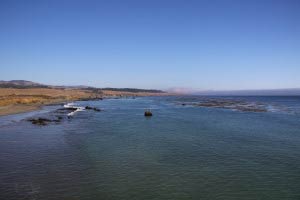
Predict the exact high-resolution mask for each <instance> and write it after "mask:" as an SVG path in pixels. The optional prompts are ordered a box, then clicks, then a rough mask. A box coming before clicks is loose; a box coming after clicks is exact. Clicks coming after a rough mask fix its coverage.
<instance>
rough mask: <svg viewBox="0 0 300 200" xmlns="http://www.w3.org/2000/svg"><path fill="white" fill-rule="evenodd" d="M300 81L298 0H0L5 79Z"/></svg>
mask: <svg viewBox="0 0 300 200" xmlns="http://www.w3.org/2000/svg"><path fill="white" fill-rule="evenodd" d="M1 79H2V80H11V79H25V80H31V81H37V82H41V83H47V84H56V85H81V84H83V85H91V86H98V87H137V88H158V89H166V88H171V87H185V88H198V89H204V90H206V89H216V90H223V89H271V88H297V87H300V1H299V0H281V1H279V0H273V1H271V0H257V1H255V0H248V1H246V0H245V1H243V0H236V1H232V0H219V1H214V0H207V1H201V0H197V1H196V0H195V1H192V0H181V1H175V0H136V1H131V0H119V1H116V0H107V1H101V0H98V1H89V0H82V1H76V0H49V1H45V0H36V1H31V0H26V1H24V0H19V1H18V0H7V1H5V0H0V80H1Z"/></svg>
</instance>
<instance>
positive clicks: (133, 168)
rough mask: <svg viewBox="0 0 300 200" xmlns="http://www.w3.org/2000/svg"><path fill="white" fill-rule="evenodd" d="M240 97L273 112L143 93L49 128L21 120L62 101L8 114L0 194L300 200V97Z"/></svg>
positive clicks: (2, 132) (0, 123)
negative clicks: (148, 111) (201, 104)
mask: <svg viewBox="0 0 300 200" xmlns="http://www.w3.org/2000/svg"><path fill="white" fill-rule="evenodd" d="M220 98H224V97H220ZM226 98H227V97H226ZM236 98H237V97H236ZM240 98H242V99H244V100H247V101H249V102H257V101H259V102H262V103H264V104H265V105H266V106H268V108H270V110H269V112H265V113H254V112H240V111H234V110H230V109H220V108H205V107H193V106H182V105H181V104H180V103H182V102H184V103H186V102H197V101H198V100H199V99H198V97H146V98H136V99H110V100H109V99H107V100H104V101H89V102H76V104H78V105H83V106H85V105H90V106H95V107H99V108H101V109H103V111H102V112H92V111H83V112H77V113H76V114H75V115H74V117H73V118H72V119H68V120H65V121H63V122H62V123H60V124H53V125H49V126H42V127H40V126H35V125H32V124H30V123H28V122H26V121H24V120H22V119H23V118H26V117H28V116H34V115H37V114H39V115H40V114H43V115H47V112H49V111H51V110H53V109H56V108H57V107H58V106H57V107H55V106H54V107H47V108H45V109H44V111H46V112H41V111H39V113H36V112H33V113H29V114H26V115H24V114H22V115H14V116H6V117H1V118H0V128H1V129H0V199H118V200H119V199H222V200H223V199H272V200H273V199H275V200H276V199H280V200H283V199H291V200H294V199H300V115H299V113H300V112H299V110H300V98H299V97H240ZM145 108H151V109H152V111H153V114H154V116H153V117H152V118H145V117H144V116H143V112H144V110H145ZM12 120H13V122H12Z"/></svg>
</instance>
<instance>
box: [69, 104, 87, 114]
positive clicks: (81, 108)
mask: <svg viewBox="0 0 300 200" xmlns="http://www.w3.org/2000/svg"><path fill="white" fill-rule="evenodd" d="M74 105H75V104H74V103H67V104H65V105H64V107H65V108H76V110H75V111H73V112H70V113H68V116H73V115H74V114H75V113H76V112H80V111H84V110H85V108H84V107H81V106H74Z"/></svg>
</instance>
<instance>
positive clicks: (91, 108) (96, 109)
mask: <svg viewBox="0 0 300 200" xmlns="http://www.w3.org/2000/svg"><path fill="white" fill-rule="evenodd" d="M85 109H86V110H94V111H96V112H100V111H101V110H100V109H99V108H96V107H90V106H86V107H85Z"/></svg>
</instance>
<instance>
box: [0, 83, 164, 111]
mask: <svg viewBox="0 0 300 200" xmlns="http://www.w3.org/2000/svg"><path fill="white" fill-rule="evenodd" d="M153 95H157V96H159V95H166V93H149V92H138V93H133V92H123V91H110V90H103V91H100V90H98V91H97V90H95V91H93V90H84V89H56V88H30V89H15V88H0V115H6V114H13V113H19V112H26V111H29V110H35V109H38V108H39V107H40V106H41V105H47V104H53V103H60V102H66V101H76V100H83V99H96V98H101V97H103V96H118V97H120V96H153Z"/></svg>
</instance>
